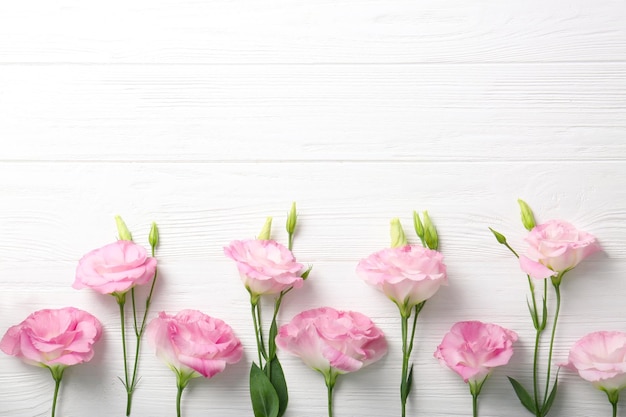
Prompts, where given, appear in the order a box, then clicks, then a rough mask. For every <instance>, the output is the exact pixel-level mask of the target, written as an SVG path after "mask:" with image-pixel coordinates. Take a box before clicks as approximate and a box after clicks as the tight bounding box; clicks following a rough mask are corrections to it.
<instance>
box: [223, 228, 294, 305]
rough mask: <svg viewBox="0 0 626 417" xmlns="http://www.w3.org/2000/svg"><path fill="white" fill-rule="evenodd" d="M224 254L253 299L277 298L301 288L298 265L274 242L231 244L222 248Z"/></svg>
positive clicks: (285, 250) (237, 241) (290, 254)
mask: <svg viewBox="0 0 626 417" xmlns="http://www.w3.org/2000/svg"><path fill="white" fill-rule="evenodd" d="M224 254H225V255H226V256H228V257H229V258H230V259H232V260H234V261H235V262H236V263H237V269H238V270H239V275H240V276H241V280H242V281H243V284H244V285H245V287H246V289H247V290H248V291H250V293H251V294H253V295H262V294H278V293H280V292H281V291H284V290H286V289H288V288H290V287H294V288H299V287H301V286H302V283H303V279H302V278H301V277H300V271H301V270H302V267H303V266H302V264H300V263H298V262H296V260H295V258H294V256H293V254H292V253H291V251H290V250H289V249H287V248H286V247H285V246H283V245H281V244H280V243H278V242H276V241H273V240H258V239H249V240H234V241H232V242H231V243H230V245H228V246H226V247H225V248H224Z"/></svg>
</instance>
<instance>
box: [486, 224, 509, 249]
mask: <svg viewBox="0 0 626 417" xmlns="http://www.w3.org/2000/svg"><path fill="white" fill-rule="evenodd" d="M489 230H491V233H493V235H494V236H495V237H496V240H497V241H498V243H499V244H501V245H504V244H506V236H504V235H503V234H502V233H499V232H496V231H495V230H493V229H492V228H491V227H490V228H489Z"/></svg>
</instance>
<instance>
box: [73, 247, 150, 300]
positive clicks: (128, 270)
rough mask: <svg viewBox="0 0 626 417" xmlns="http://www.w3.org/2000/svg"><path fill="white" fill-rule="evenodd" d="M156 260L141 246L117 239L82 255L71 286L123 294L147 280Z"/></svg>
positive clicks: (148, 280)
mask: <svg viewBox="0 0 626 417" xmlns="http://www.w3.org/2000/svg"><path fill="white" fill-rule="evenodd" d="M156 264H157V261H156V259H155V258H151V257H148V256H147V254H146V250H145V249H144V248H143V247H142V246H139V245H137V244H135V243H133V242H131V241H128V240H118V241H117V242H114V243H111V244H109V245H106V246H103V247H101V248H99V249H95V250H93V251H91V252H89V253H88V254H86V255H85V256H83V257H82V259H81V260H80V261H79V262H78V267H77V268H76V279H75V281H74V284H73V285H72V286H73V287H74V288H76V289H81V288H91V289H93V290H95V291H97V292H99V293H101V294H113V293H119V294H122V293H125V292H126V291H128V290H130V289H131V288H132V287H134V286H136V285H143V284H146V283H148V282H150V280H151V279H152V278H153V277H154V272H155V270H156Z"/></svg>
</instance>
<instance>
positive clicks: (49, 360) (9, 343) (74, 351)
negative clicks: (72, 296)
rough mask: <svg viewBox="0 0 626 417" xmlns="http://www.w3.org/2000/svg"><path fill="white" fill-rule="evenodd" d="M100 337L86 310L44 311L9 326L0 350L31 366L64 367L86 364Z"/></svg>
mask: <svg viewBox="0 0 626 417" xmlns="http://www.w3.org/2000/svg"><path fill="white" fill-rule="evenodd" d="M101 335H102V325H101V324H100V321H98V319H97V318H95V317H94V316H92V315H91V314H89V313H87V312H86V311H83V310H79V309H77V308H74V307H65V308H61V309H45V310H39V311H36V312H34V313H32V314H30V315H29V316H28V317H27V318H26V319H25V320H24V321H23V322H21V323H20V324H18V325H15V326H12V327H10V328H9V330H7V332H6V334H5V335H4V337H3V338H2V340H1V341H0V349H1V350H2V351H3V352H4V353H6V354H8V355H12V356H16V357H18V358H20V359H22V360H23V361H24V362H26V363H28V364H31V365H40V366H46V367H49V368H50V367H66V366H71V365H76V364H79V363H83V362H87V361H90V360H91V359H92V358H93V356H94V351H93V345H94V344H95V343H96V342H97V341H98V340H99V339H100V337H101Z"/></svg>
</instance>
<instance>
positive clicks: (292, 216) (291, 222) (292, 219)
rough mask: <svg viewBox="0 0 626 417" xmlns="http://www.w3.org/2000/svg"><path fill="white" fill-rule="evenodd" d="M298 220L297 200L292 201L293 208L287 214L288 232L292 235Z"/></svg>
mask: <svg viewBox="0 0 626 417" xmlns="http://www.w3.org/2000/svg"><path fill="white" fill-rule="evenodd" d="M297 220H298V215H297V213H296V202H295V201H294V202H293V203H291V210H290V211H289V216H287V225H286V226H287V233H289V234H290V235H292V234H293V232H294V230H296V222H297Z"/></svg>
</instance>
